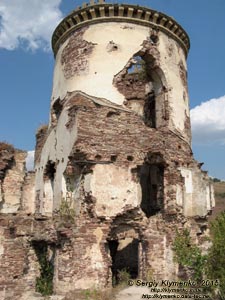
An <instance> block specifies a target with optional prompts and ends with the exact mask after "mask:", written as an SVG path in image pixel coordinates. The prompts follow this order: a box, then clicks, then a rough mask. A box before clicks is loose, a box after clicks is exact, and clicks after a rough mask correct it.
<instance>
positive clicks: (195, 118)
mask: <svg viewBox="0 0 225 300" xmlns="http://www.w3.org/2000/svg"><path fill="white" fill-rule="evenodd" d="M191 125H192V137H193V143H194V144H213V143H219V144H225V96H222V97H220V98H218V99H211V100H209V101H206V102H203V103H201V105H199V106H196V107H195V108H193V109H192V110H191Z"/></svg>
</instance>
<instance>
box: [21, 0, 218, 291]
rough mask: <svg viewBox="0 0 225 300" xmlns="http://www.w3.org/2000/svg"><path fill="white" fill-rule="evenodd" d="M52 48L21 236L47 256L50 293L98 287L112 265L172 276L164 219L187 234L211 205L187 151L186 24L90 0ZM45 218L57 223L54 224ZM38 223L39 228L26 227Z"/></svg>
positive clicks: (200, 230) (197, 230) (113, 274)
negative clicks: (49, 86)
mask: <svg viewBox="0 0 225 300" xmlns="http://www.w3.org/2000/svg"><path fill="white" fill-rule="evenodd" d="M52 47H53V52H54V55H55V60H56V62H55V70H54V79H53V92H52V98H51V110H50V121H49V125H48V127H46V128H45V127H43V128H41V129H40V130H39V131H38V133H37V145H36V154H35V173H36V175H35V199H34V201H33V206H32V205H30V206H29V207H30V211H29V209H28V211H29V212H30V213H31V214H33V215H34V216H36V217H35V221H34V222H35V226H34V225H33V231H32V235H31V234H30V233H27V234H26V239H27V240H32V241H33V244H32V245H33V247H34V248H35V247H36V246H35V245H37V244H38V243H39V244H40V247H41V246H43V245H45V246H46V247H49V248H50V249H51V251H52V253H54V255H53V258H54V259H53V260H54V279H53V282H54V291H55V292H56V293H59V294H65V292H66V291H67V292H68V291H70V290H73V289H84V288H89V287H93V286H96V287H97V286H98V287H105V286H109V285H111V284H112V280H113V279H115V280H116V279H117V276H118V272H119V271H120V270H123V269H126V270H127V271H128V272H129V273H130V275H131V276H132V277H133V278H136V277H142V278H145V276H146V274H147V272H152V274H153V276H154V277H155V278H162V279H165V278H167V279H169V278H174V277H175V276H177V274H178V269H177V265H176V263H175V262H174V261H173V252H172V241H173V239H174V235H175V230H176V227H177V228H182V226H187V227H188V226H189V228H190V229H191V231H192V236H194V237H195V238H196V241H197V242H198V239H197V234H198V237H199V236H201V235H204V230H205V228H206V226H205V222H206V217H207V214H208V213H209V211H210V210H211V209H212V206H213V191H212V188H211V186H210V183H209V179H208V176H207V174H206V172H203V171H201V169H200V165H199V164H198V163H197V162H196V161H195V160H194V158H193V156H192V150H191V131H190V116H189V99H188V87H187V66H186V58H187V55H188V50H189V38H188V35H187V33H186V32H185V31H184V29H183V28H182V27H181V26H180V25H179V24H178V23H177V22H176V21H175V20H174V19H173V18H170V17H168V16H167V15H164V14H162V13H159V12H156V11H154V10H152V9H150V8H145V7H140V6H134V5H125V4H108V3H105V2H104V1H99V2H98V3H94V1H91V3H90V4H84V5H83V6H82V7H79V8H78V9H76V10H74V11H73V12H72V13H71V14H70V15H68V16H67V17H66V18H65V19H64V20H63V21H62V22H61V23H60V24H59V25H58V26H57V28H56V30H55V32H54V34H53V37H52ZM63 214H64V215H63ZM57 215H61V217H62V216H63V217H64V222H67V226H64V227H63V226H62V224H61V225H60V226H61V227H60V226H59V225H57V226H58V227H57V226H56V225H55V223H54V221H53V220H52V219H51V218H52V216H57ZM37 216H39V217H37ZM71 216H72V217H73V219H74V222H70V221H71ZM51 220H52V221H51ZM40 222H42V225H40ZM49 224H51V225H49ZM64 225H65V224H64ZM41 226H42V227H43V228H45V229H46V230H47V232H48V233H49V231H50V234H47V235H46V234H45V233H43V232H42V233H41V234H39V235H38V233H37V232H36V231H35V228H37V230H40V227H41ZM49 226H50V227H49ZM62 227H63V228H62ZM30 247H31V246H30ZM29 251H31V252H29ZM29 251H28V252H29V253H32V255H33V256H32V255H31V254H30V256H29V257H31V258H32V257H34V253H33V252H32V250H29ZM31 258H29V259H30V264H31V265H32V266H33V269H32V270H35V267H34V266H35V263H34V261H33V260H34V259H33V260H32V259H31ZM36 264H37V263H36ZM28 274H29V276H28V275H26V276H25V275H24V276H25V277H24V278H29V280H31V279H30V278H31V277H32V276H33V277H32V278H33V279H32V280H33V281H32V280H31V281H32V282H34V278H35V276H34V274H35V272H34V271H33V273H32V274H33V275H31V273H29V271H28ZM24 280H25V279H24ZM26 280H28V279H26ZM26 280H25V282H26ZM30 286H32V285H30ZM33 287H34V283H33Z"/></svg>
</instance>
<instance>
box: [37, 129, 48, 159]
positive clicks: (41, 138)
mask: <svg viewBox="0 0 225 300" xmlns="http://www.w3.org/2000/svg"><path fill="white" fill-rule="evenodd" d="M47 132H48V125H43V126H41V127H40V128H39V129H38V130H37V133H36V146H35V156H34V162H35V163H37V162H39V161H40V155H41V150H42V148H43V146H44V143H45V141H46V138H47Z"/></svg>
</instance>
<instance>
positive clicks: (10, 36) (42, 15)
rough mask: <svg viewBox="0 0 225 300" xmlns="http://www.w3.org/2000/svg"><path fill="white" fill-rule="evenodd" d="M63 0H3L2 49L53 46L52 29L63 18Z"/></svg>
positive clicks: (0, 17) (0, 7)
mask: <svg viewBox="0 0 225 300" xmlns="http://www.w3.org/2000/svg"><path fill="white" fill-rule="evenodd" d="M60 2H61V0H1V1H0V48H5V49H7V50H14V49H16V48H18V47H23V48H26V49H30V50H36V49H38V48H42V49H44V50H48V49H50V39H51V35H52V32H53V30H54V29H55V27H56V25H57V24H58V23H59V21H60V20H61V18H62V13H61V11H60V10H59V5H60Z"/></svg>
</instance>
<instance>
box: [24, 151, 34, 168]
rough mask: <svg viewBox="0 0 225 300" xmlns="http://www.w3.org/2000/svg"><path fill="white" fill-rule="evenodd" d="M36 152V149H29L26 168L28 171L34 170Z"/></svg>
mask: <svg viewBox="0 0 225 300" xmlns="http://www.w3.org/2000/svg"><path fill="white" fill-rule="evenodd" d="M34 152H35V151H27V157H26V169H27V171H33V170H34Z"/></svg>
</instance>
